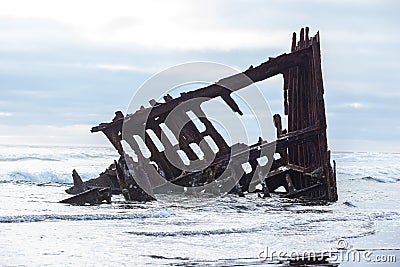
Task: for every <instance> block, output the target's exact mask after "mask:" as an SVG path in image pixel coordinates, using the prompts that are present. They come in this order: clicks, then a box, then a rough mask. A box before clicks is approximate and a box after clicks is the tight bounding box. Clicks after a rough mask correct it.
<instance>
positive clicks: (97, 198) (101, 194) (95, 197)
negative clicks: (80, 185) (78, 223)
mask: <svg viewBox="0 0 400 267" xmlns="http://www.w3.org/2000/svg"><path fill="white" fill-rule="evenodd" d="M111 195H112V193H111V189H110V188H92V189H88V190H87V191H84V192H82V193H80V194H77V195H75V196H73V197H70V198H67V199H64V200H61V201H60V203H65V204H71V205H79V206H82V205H86V204H89V205H97V204H101V203H103V202H104V201H106V202H107V203H109V204H110V203H111Z"/></svg>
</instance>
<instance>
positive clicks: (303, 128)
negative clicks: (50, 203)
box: [70, 27, 337, 201]
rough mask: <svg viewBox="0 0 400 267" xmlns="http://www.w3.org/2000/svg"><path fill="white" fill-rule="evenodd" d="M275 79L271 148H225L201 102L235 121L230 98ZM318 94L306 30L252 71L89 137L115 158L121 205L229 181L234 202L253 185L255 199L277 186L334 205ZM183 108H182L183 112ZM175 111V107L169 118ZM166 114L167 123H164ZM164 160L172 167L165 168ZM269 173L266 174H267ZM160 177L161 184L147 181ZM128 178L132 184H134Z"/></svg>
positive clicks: (316, 60) (118, 117)
mask: <svg viewBox="0 0 400 267" xmlns="http://www.w3.org/2000/svg"><path fill="white" fill-rule="evenodd" d="M279 74H282V76H283V105H284V115H285V116H287V122H288V124H287V127H286V128H283V125H282V119H281V116H280V115H279V114H275V115H274V117H273V120H274V125H275V127H276V133H277V139H276V140H275V141H272V142H267V141H264V140H262V139H261V137H260V139H259V141H258V142H257V143H255V144H252V145H246V144H234V145H232V146H231V147H229V146H228V145H227V142H226V141H225V140H224V138H223V136H222V135H221V134H220V133H219V132H218V131H217V130H216V128H215V127H214V126H213V124H212V123H211V122H210V120H208V119H207V117H206V115H205V113H204V112H203V110H202V107H201V105H202V104H203V103H204V102H205V101H208V100H211V99H214V98H217V97H221V98H222V99H223V100H224V102H225V103H226V104H227V105H228V106H229V107H230V108H231V110H232V111H233V112H236V113H238V114H239V115H242V114H243V113H242V111H241V110H240V108H239V106H238V104H237V103H236V102H235V101H234V99H233V98H232V97H231V93H232V92H235V91H237V90H240V89H242V88H245V87H247V86H249V85H251V84H252V83H255V82H259V81H262V80H265V79H268V78H271V77H273V76H275V75H279ZM323 95H324V88H323V79H322V70H321V55H320V37H319V33H317V34H316V35H315V36H314V37H309V28H308V27H307V28H305V29H301V31H300V35H299V40H297V35H296V33H293V38H292V45H291V52H290V53H287V54H282V55H280V56H277V57H275V58H269V60H268V61H266V62H264V63H262V64H260V65H259V66H256V67H252V66H251V67H250V68H249V69H247V70H245V71H243V72H242V73H239V74H236V75H232V76H230V77H227V78H223V79H221V80H219V81H217V82H215V83H214V84H211V85H209V86H206V87H203V88H199V89H197V90H193V91H190V92H186V93H181V95H180V96H179V97H177V98H173V97H171V96H170V95H168V94H167V95H165V96H164V100H165V102H163V103H158V102H156V101H155V100H153V99H152V100H150V101H149V103H150V107H147V108H145V107H141V108H140V109H138V110H137V111H136V112H134V113H132V114H127V115H125V116H124V115H123V114H122V112H120V111H117V112H116V113H115V117H114V118H113V120H112V121H111V122H109V123H101V124H100V125H98V126H96V127H93V128H92V130H91V131H92V132H103V133H104V134H105V135H106V137H107V138H108V139H109V141H110V142H111V143H112V145H113V146H114V148H115V149H116V150H117V152H118V153H119V155H120V158H119V160H118V161H115V163H114V166H115V167H114V169H113V170H114V173H115V175H114V176H113V177H114V180H113V184H114V185H115V183H114V181H117V183H118V186H117V187H119V188H120V192H121V191H122V193H123V194H124V197H125V198H126V199H127V200H131V201H150V200H154V197H153V196H152V194H153V193H157V192H159V191H160V192H164V191H163V190H162V189H163V188H164V187H165V186H166V184H168V183H171V184H174V185H177V186H180V187H182V188H189V189H188V190H189V191H190V188H191V187H197V186H204V185H208V184H210V183H213V182H215V181H217V180H218V181H225V180H229V179H233V180H234V182H235V184H234V186H232V188H231V189H230V190H229V193H235V194H238V195H240V196H244V195H245V193H246V192H249V193H250V192H256V191H257V190H256V189H255V186H256V185H257V184H259V185H261V188H262V190H261V191H258V192H262V193H263V197H268V196H270V194H271V193H273V192H274V191H275V190H276V189H277V188H278V187H280V186H283V187H284V188H285V189H286V191H287V193H286V194H285V195H284V196H285V197H288V198H294V197H295V198H297V197H302V198H306V199H324V200H328V201H336V200H337V190H336V171H335V170H334V169H332V166H331V163H330V152H329V150H328V146H327V135H326V129H327V124H326V116H325V103H324V97H323ZM189 101H190V105H186V106H185V105H184V104H185V103H189ZM178 106H179V107H183V108H182V109H180V110H178V112H177V111H176V110H177V109H176V108H177V107H178ZM189 111H191V112H193V113H194V114H195V116H197V118H199V119H200V121H201V122H202V123H203V124H204V125H205V127H206V130H205V131H203V132H200V131H199V130H198V129H197V128H196V126H195V124H194V122H193V121H192V120H191V118H190V117H189V116H188V115H187V112H189ZM172 112H174V113H172ZM171 114H173V119H170V118H169V117H171ZM161 124H164V126H165V127H167V128H168V129H169V130H170V131H171V132H172V134H173V135H174V136H175V138H176V140H177V141H178V144H177V145H176V144H175V145H173V144H172V143H171V142H170V141H169V139H168V138H166V132H165V129H163V128H162V127H161ZM123 129H128V134H125V135H124V137H123ZM143 130H144V131H143ZM149 132H150V133H151V132H152V133H153V134H154V136H156V138H158V139H159V140H161V141H160V142H161V143H162V145H163V147H164V150H163V151H159V150H158V149H157V146H156V144H155V142H154V140H153V139H152V137H151V136H150V134H149ZM206 137H207V138H209V137H211V139H212V141H214V143H215V144H216V146H217V147H218V152H213V150H212V149H211V147H210V146H209V144H208V143H207V142H205V138H206ZM123 138H124V141H125V142H126V143H127V144H128V145H129V146H130V148H131V149H132V150H133V151H134V153H135V154H136V156H137V160H133V158H132V157H131V156H130V155H128V154H126V152H125V151H124V148H123V146H122V144H121V141H122V139H123ZM135 138H139V139H140V138H141V139H142V140H141V141H142V142H141V143H142V144H144V145H145V146H146V147H147V149H148V151H150V154H151V155H150V158H146V157H144V155H143V154H142V151H141V149H140V145H139V143H138V140H137V139H135ZM191 144H195V145H197V146H198V148H199V149H200V150H201V151H202V152H203V154H204V159H203V160H200V159H199V157H198V156H197V155H196V153H195V151H194V150H193V149H192V147H191V146H190V145H191ZM178 150H180V151H179V152H180V153H182V152H183V153H184V154H185V155H186V156H187V158H188V159H189V160H190V165H189V166H190V169H185V168H183V167H182V166H183V162H182V159H181V158H180V156H179V153H178ZM271 150H273V151H272V152H275V153H276V154H279V157H278V158H276V159H275V158H274V157H271V156H270V155H269V156H268V155H265V154H263V153H264V152H263V151H271ZM272 154H273V153H272ZM263 156H267V158H268V160H267V162H268V164H266V165H261V164H260V163H259V161H258V160H259V159H260V158H262V157H263ZM171 158H174V159H176V161H177V162H174V163H172V162H170V159H171ZM242 164H248V165H249V166H250V167H251V170H250V171H249V172H248V173H245V172H244V170H243V168H242ZM228 166H229V168H228ZM269 168H271V169H270V171H269V172H268V170H269ZM160 175H161V176H162V177H163V179H165V181H167V182H168V183H164V182H162V181H160V180H157V179H154V177H156V176H160ZM99 178H101V176H100V177H99ZM99 178H97V179H99ZM135 178H140V181H141V183H140V185H139V184H138V183H137V180H136V179H135ZM94 180H96V179H94ZM100 180H101V179H100ZM75 181H76V182H75ZM143 181H144V182H143ZM88 182H89V181H87V182H82V180H81V179H78V176H77V173H75V174H74V188H75V189H74V190H72V189H71V191H70V193H72V192H79V191H80V190H85V189H86V188H87V187H88V186H90V185H89V183H88ZM214 189H215V188H214ZM214 189H210V190H214ZM216 190H226V188H220V189H219V188H216ZM115 192H116V193H117V191H115ZM113 193H114V192H113Z"/></svg>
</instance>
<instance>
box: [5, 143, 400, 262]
mask: <svg viewBox="0 0 400 267" xmlns="http://www.w3.org/2000/svg"><path fill="white" fill-rule="evenodd" d="M1 149H2V150H1V155H0V170H1V171H0V180H2V182H1V183H0V203H1V204H2V205H1V206H0V248H1V250H0V265H1V266H46V265H50V266H55V265H56V266H57V265H64V266H76V265H78V266H82V265H84V266H110V265H117V266H121V265H127V266H132V265H135V266H143V265H148V266H261V265H269V266H273V265H278V266H285V265H288V262H285V261H284V262H281V263H280V262H278V261H274V262H271V260H270V259H265V258H266V257H265V256H266V252H268V255H269V256H270V254H271V253H272V252H280V251H284V252H288V253H290V252H297V253H299V254H300V253H302V252H304V251H316V252H322V251H337V248H338V241H340V242H346V244H347V245H348V247H350V246H351V247H353V248H356V249H380V250H376V251H375V254H376V255H377V253H378V252H379V253H381V254H385V253H386V255H392V254H393V255H397V265H398V264H399V263H398V262H399V261H400V258H399V256H400V255H399V254H398V250H382V249H398V248H400V242H399V240H398V237H399V236H400V230H399V226H400V209H399V207H398V203H400V194H398V191H399V189H400V154H384V153H333V154H332V158H333V159H335V160H336V162H337V173H338V177H337V178H338V189H339V201H338V202H336V203H333V204H327V203H324V202H317V203H316V202H313V203H312V202H296V201H293V200H287V199H280V198H278V197H277V196H274V197H272V198H269V199H261V198H258V197H257V196H256V195H255V194H250V195H247V196H246V197H245V198H239V197H236V196H225V197H219V198H209V199H204V198H203V199H196V198H193V197H185V196H176V195H175V196H166V195H164V196H159V201H157V202H152V203H146V204H140V203H126V202H124V201H123V199H122V198H120V197H114V198H113V204H111V205H107V204H104V205H99V206H84V207H77V206H70V205H65V204H59V203H57V202H58V201H59V200H61V199H63V198H66V197H68V195H67V194H66V193H65V192H64V190H65V189H66V188H68V187H69V185H68V184H66V183H69V182H70V181H71V178H70V177H71V176H70V173H71V171H72V169H73V168H76V169H77V170H78V171H79V172H80V173H81V175H82V176H83V177H84V178H89V177H94V176H96V175H97V174H98V173H99V172H101V171H103V170H104V169H105V168H106V167H107V166H108V165H109V163H111V162H112V160H113V159H114V158H117V155H116V154H115V152H114V151H113V150H112V149H111V148H69V147H65V148H46V147H30V148H28V149H25V148H23V147H11V146H7V147H2V148H1ZM339 248H340V244H339ZM332 260H335V259H334V258H332ZM336 262H337V263H338V264H340V266H353V265H354V264H356V262H354V261H339V260H336ZM363 264H365V262H364V263H358V265H357V266H363ZM397 265H396V263H392V264H388V263H385V265H384V266H397ZM379 266H380V265H379Z"/></svg>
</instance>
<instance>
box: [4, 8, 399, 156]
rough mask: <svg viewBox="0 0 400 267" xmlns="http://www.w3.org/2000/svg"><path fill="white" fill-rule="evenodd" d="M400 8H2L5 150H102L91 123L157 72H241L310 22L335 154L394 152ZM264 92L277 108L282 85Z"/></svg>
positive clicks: (122, 106) (281, 49) (284, 47)
mask: <svg viewBox="0 0 400 267" xmlns="http://www.w3.org/2000/svg"><path fill="white" fill-rule="evenodd" d="M399 3H400V2H399V1H396V0H393V1H389V0H388V1H384V0H376V1H368V0H366V1H361V0H353V1H344V0H343V1H342V0H326V1H316V0H308V1H294V0H293V1H282V0H281V1H261V0H260V1H232V0H229V1H131V0H127V1H118V0H114V1H99V0H97V1H88V0H85V1H73V0H69V1H63V0H62V1H51V0H49V1H41V0H36V1H28V0H27V1H18V0H13V1H2V4H1V8H0V143H3V144H5V143H10V144H14V143H17V144H26V143H32V144H43V143H49V144H62V143H67V144H87V145H94V144H96V145H99V144H100V145H108V141H107V140H106V139H105V138H104V137H103V136H101V135H100V134H90V133H89V130H90V128H91V126H94V125H97V124H98V123H100V122H106V121H109V120H110V119H111V118H112V117H113V114H114V111H116V110H122V111H125V110H126V108H127V106H128V104H129V100H130V99H131V97H132V95H133V93H134V92H135V90H136V89H137V88H139V87H140V85H141V84H142V83H143V82H145V81H146V79H148V78H150V77H151V76H152V75H154V74H155V73H157V72H158V71H161V70H163V69H164V68H167V67H169V66H172V65H176V64H179V63H183V62H190V61H199V60H200V61H211V62H218V63H222V64H226V65H229V66H232V67H235V68H238V69H242V70H244V69H247V68H248V66H249V65H254V66H256V65H258V64H260V63H261V62H263V61H266V60H267V59H268V57H269V56H276V55H279V54H281V53H285V52H289V49H290V44H291V35H292V32H293V31H297V32H298V31H299V29H300V28H301V27H304V26H309V27H310V33H311V34H315V33H316V32H317V31H318V30H319V31H320V34H321V43H322V60H323V62H322V63H323V76H324V85H325V92H326V93H325V101H326V109H327V117H328V138H329V143H330V147H331V148H332V150H334V151H395V152H400V141H399V140H398V137H399V136H400V123H399V122H400V119H399V115H400V104H399V103H400V90H399V88H398V85H399V84H400V75H399V74H398V72H399V70H400V56H399V52H398V49H399V47H400V35H399V34H398V32H399V30H398V29H399V26H400V23H399V22H400V18H399V15H398V11H399V10H400V4H399ZM260 88H261V89H262V90H263V92H264V91H265V94H266V96H267V97H268V101H269V103H270V105H271V108H272V111H273V112H275V113H276V112H281V110H282V86H281V80H277V79H275V80H274V81H273V82H271V83H265V84H261V85H260ZM155 97H157V96H155Z"/></svg>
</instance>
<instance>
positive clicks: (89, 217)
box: [0, 209, 174, 223]
mask: <svg viewBox="0 0 400 267" xmlns="http://www.w3.org/2000/svg"><path fill="white" fill-rule="evenodd" d="M173 215H174V213H173V212H172V211H170V210H168V209H161V210H156V211H152V212H146V213H129V214H128V213H127V214H78V215H64V214H48V215H17V216H0V223H27V222H43V221H100V220H102V221H104V220H106V221H110V220H133V219H147V218H168V217H170V216H173Z"/></svg>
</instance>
